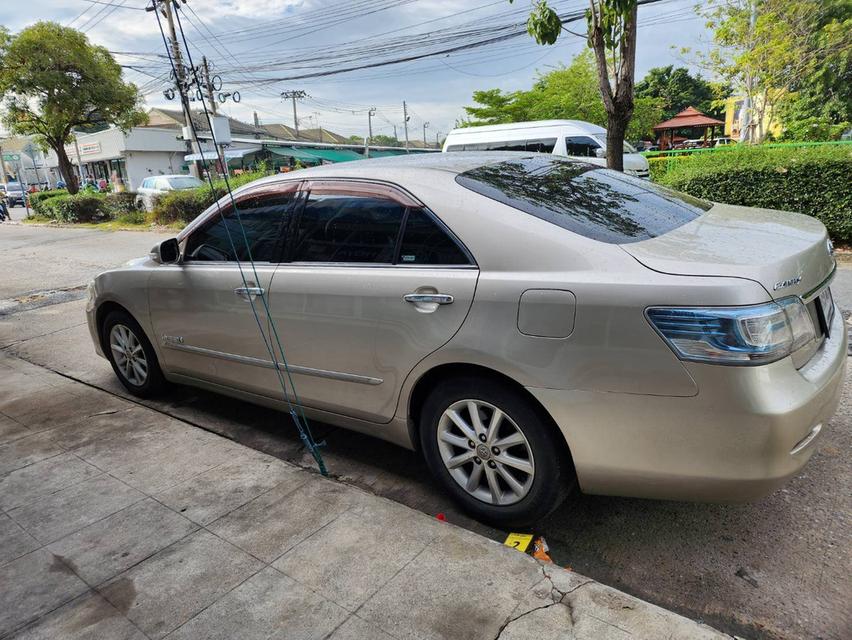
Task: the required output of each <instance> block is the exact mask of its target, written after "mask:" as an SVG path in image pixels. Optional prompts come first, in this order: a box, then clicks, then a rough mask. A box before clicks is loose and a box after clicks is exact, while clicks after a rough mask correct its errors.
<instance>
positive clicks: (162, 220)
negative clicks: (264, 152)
mask: <svg viewBox="0 0 852 640" xmlns="http://www.w3.org/2000/svg"><path fill="white" fill-rule="evenodd" d="M266 175H267V174H266V172H265V171H255V172H252V173H244V174H242V175H239V176H234V177H232V178H231V179H230V180H229V183H230V185H231V189H236V188H237V187H240V186H242V185H244V184H248V183H249V182H253V181H254V180H257V179H258V178H263V177H265V176H266ZM213 189H214V190H213V192H211V190H210V185H205V186H203V187H198V188H197V189H184V190H181V191H171V192H169V193H166V194H165V195H163V196H160V197H159V198H157V199H156V201H155V202H154V215H153V217H154V221H155V222H157V223H159V224H172V223H175V222H180V223H183V224H186V223H189V222H192V221H193V220H194V219H195V218H197V217H198V216H199V215H200V214H201V213H203V212H204V210H205V209H206V208H207V207H209V206H211V205H212V204H213V203H215V202H216V201H217V200H218V199H219V198H221V197H222V196H224V195H225V194H227V193H228V190H227V186H226V185H225V181H224V180H214V181H213Z"/></svg>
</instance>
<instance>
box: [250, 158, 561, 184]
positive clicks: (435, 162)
mask: <svg viewBox="0 0 852 640" xmlns="http://www.w3.org/2000/svg"><path fill="white" fill-rule="evenodd" d="M535 155H546V156H549V157H550V156H551V154H549V153H546V154H536V153H531V152H523V151H453V152H450V153H437V152H436V153H416V154H410V155H399V156H386V157H383V158H371V159H365V160H354V161H352V162H340V163H336V164H325V165H320V166H317V167H310V168H307V169H299V170H298V171H295V172H290V173H284V174H278V175H275V176H271V177H270V178H265V179H264V181H275V180H279V179H282V178H284V179H298V178H304V179H309V178H319V177H335V178H345V177H359V178H366V177H369V178H382V179H392V177H394V176H397V175H399V176H402V175H403V174H407V173H410V172H423V171H436V172H441V173H449V174H459V173H464V172H465V171H470V170H471V169H476V168H477V167H481V166H483V165H486V164H494V163H497V162H505V161H507V160H517V159H518V158H529V157H531V156H535ZM560 160H562V161H565V162H574V161H573V160H570V159H569V158H560ZM252 184H257V183H252Z"/></svg>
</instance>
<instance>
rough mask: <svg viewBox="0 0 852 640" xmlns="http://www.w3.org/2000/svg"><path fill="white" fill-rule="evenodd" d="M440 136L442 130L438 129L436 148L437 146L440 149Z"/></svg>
mask: <svg viewBox="0 0 852 640" xmlns="http://www.w3.org/2000/svg"><path fill="white" fill-rule="evenodd" d="M440 137H441V132H440V131H436V132H435V148H436V149H440V148H441V140H440Z"/></svg>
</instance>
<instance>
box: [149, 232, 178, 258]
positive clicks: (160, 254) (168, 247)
mask: <svg viewBox="0 0 852 640" xmlns="http://www.w3.org/2000/svg"><path fill="white" fill-rule="evenodd" d="M151 258H152V259H153V260H154V262H159V263H160V264H174V263H175V262H177V261H178V260H180V245H178V241H177V238H169V239H168V240H163V241H162V242H161V243H160V244H158V245H155V246H154V247H153V248H152V249H151Z"/></svg>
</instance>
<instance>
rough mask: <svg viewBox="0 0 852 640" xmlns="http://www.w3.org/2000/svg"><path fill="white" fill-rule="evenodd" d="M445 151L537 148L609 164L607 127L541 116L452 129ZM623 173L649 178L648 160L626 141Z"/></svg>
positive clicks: (598, 163)
mask: <svg viewBox="0 0 852 640" xmlns="http://www.w3.org/2000/svg"><path fill="white" fill-rule="evenodd" d="M444 151H445V152H446V151H537V152H539V153H552V154H554V155H557V156H570V157H572V158H582V159H583V160H585V161H586V162H590V163H592V164H597V165H601V166H604V165H606V129H604V128H603V127H599V126H598V125H596V124H592V123H590V122H583V121H582V120H538V121H535V122H512V123H510V124H493V125H487V126H484V127H464V128H461V129H453V130H452V131H450V133H449V135H448V136H447V139H446V140H444ZM624 173H627V174H629V175H632V176H637V177H639V178H648V177H649V175H650V174H649V171H648V160H647V159H646V158H645V156H642V155H639V153H637V151H636V149H634V148H633V147H632V146H630V145H629V144H627V143H626V142H625V143H624Z"/></svg>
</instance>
